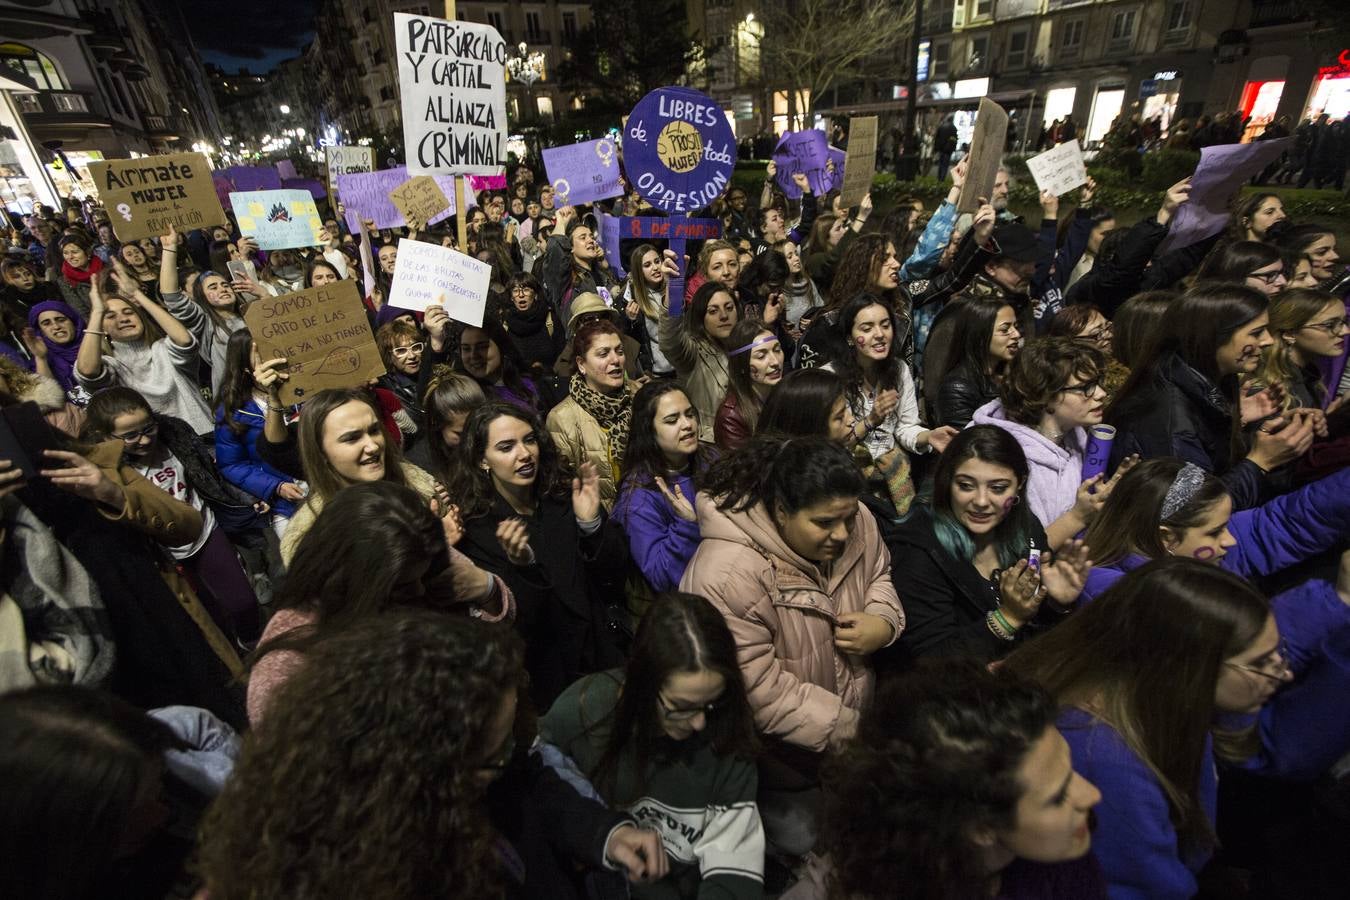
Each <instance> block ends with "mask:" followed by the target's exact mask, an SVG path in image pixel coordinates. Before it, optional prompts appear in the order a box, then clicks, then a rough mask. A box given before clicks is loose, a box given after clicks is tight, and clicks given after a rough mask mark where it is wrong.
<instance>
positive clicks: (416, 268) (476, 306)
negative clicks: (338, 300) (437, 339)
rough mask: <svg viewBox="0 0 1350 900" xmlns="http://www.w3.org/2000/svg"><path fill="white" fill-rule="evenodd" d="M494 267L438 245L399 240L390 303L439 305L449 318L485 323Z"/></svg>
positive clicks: (415, 306)
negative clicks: (489, 287) (484, 313)
mask: <svg viewBox="0 0 1350 900" xmlns="http://www.w3.org/2000/svg"><path fill="white" fill-rule="evenodd" d="M491 281H492V266H490V265H488V264H487V263H485V262H480V261H479V260H476V259H474V258H473V257H472V256H466V255H465V254H463V253H460V252H459V251H458V250H451V249H450V248H449V247H442V246H440V245H438V244H424V243H422V242H421V241H410V240H407V239H404V240H400V241H399V242H398V265H397V266H396V267H395V268H394V283H393V285H392V286H390V288H389V305H390V306H396V307H398V308H399V309H412V310H423V309H426V308H427V307H428V306H431V305H433V304H437V305H440V306H444V307H445V311H446V313H448V314H449V316H450V318H452V319H454V320H455V321H457V322H463V323H464V324H466V325H472V326H474V327H475V328H477V327H479V326H481V325H482V324H483V312H484V310H485V309H486V307H487V295H488V286H489V284H490V282H491Z"/></svg>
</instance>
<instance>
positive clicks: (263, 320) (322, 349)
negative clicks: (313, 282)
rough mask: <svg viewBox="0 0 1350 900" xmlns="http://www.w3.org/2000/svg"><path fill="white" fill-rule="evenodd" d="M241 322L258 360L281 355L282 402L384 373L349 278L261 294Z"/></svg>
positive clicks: (363, 310)
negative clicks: (259, 356) (277, 293)
mask: <svg viewBox="0 0 1350 900" xmlns="http://www.w3.org/2000/svg"><path fill="white" fill-rule="evenodd" d="M244 321H245V322H247V323H248V330H249V332H250V333H252V335H253V340H254V341H255V342H257V344H258V352H259V353H260V354H262V358H263V359H276V358H277V357H285V359H286V370H285V371H286V372H288V373H289V374H290V376H291V377H290V379H289V380H287V381H286V382H285V383H284V384H283V385H282V388H281V398H282V402H283V403H304V402H305V401H306V400H308V399H309V398H310V397H313V396H314V394H316V393H317V392H319V391H321V390H324V389H325V388H340V387H353V386H355V385H361V384H365V383H366V382H368V381H370V380H371V379H372V378H378V377H379V376H381V375H383V374H384V372H385V369H384V363H383V362H381V360H380V350H379V348H378V347H376V346H375V335H374V334H373V333H372V332H371V330H370V323H369V321H368V320H367V319H366V309H365V307H364V306H362V305H361V296H360V294H358V293H357V290H356V282H355V281H352V280H351V279H347V280H345V281H338V282H335V283H333V284H327V285H324V286H323V287H313V288H309V289H308V290H304V291H295V292H294V293H290V294H282V295H281V296H280V297H262V298H260V299H258V300H254V301H253V302H252V303H250V304H249V306H248V310H247V311H246V312H245V313H244Z"/></svg>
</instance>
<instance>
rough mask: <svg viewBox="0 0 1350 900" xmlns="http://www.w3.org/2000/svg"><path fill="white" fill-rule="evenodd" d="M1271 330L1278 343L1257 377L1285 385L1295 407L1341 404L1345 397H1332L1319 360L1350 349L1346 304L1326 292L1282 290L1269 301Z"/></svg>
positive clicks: (1269, 349)
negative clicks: (1347, 335) (1324, 382)
mask: <svg viewBox="0 0 1350 900" xmlns="http://www.w3.org/2000/svg"><path fill="white" fill-rule="evenodd" d="M1270 333H1271V336H1272V337H1274V338H1275V343H1274V344H1272V345H1271V346H1270V347H1267V348H1266V352H1265V354H1264V356H1263V357H1262V360H1261V367H1260V368H1259V369H1257V370H1256V375H1255V376H1254V377H1255V379H1256V380H1258V381H1260V382H1263V383H1264V384H1267V385H1271V386H1274V385H1280V386H1282V387H1283V388H1284V393H1285V396H1286V397H1287V398H1288V403H1287V405H1288V406H1291V407H1307V408H1327V409H1329V410H1334V409H1335V408H1336V407H1338V406H1340V401H1341V398H1340V397H1331V396H1328V395H1327V390H1326V387H1325V386H1324V385H1323V384H1322V373H1321V372H1320V371H1319V370H1318V368H1317V364H1318V363H1319V362H1321V361H1323V360H1332V359H1339V358H1340V356H1341V354H1342V353H1344V352H1345V340H1346V315H1345V303H1344V302H1343V301H1342V300H1341V299H1340V298H1339V297H1336V296H1334V295H1332V294H1328V293H1326V292H1325V291H1316V290H1309V289H1307V288H1292V289H1290V290H1287V291H1282V292H1281V293H1280V294H1278V295H1277V296H1276V297H1275V298H1274V299H1273V300H1272V302H1271V304H1270Z"/></svg>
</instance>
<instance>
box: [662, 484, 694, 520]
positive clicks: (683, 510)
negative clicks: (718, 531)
mask: <svg viewBox="0 0 1350 900" xmlns="http://www.w3.org/2000/svg"><path fill="white" fill-rule="evenodd" d="M655 481H656V487H657V489H658V490H659V491H660V492H661V493H662V494H664V495H665V498H666V500H667V502H669V503H670V508H671V509H672V510H673V511H674V512H675V515H677V516H679V517H680V518H681V519H684V520H685V521H686V522H697V521H698V514H697V513H695V512H694V504H693V503H691V502H689V498H688V497H686V496H685V495H684V491H682V490H680V485H679V483H678V482H676V483H675V484H674V485H673V486H672V485H667V484H666V480H665V479H664V478H662V477H661V476H660V475H657V476H656V478H655Z"/></svg>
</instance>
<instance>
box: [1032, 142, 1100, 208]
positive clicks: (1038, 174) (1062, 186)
mask: <svg viewBox="0 0 1350 900" xmlns="http://www.w3.org/2000/svg"><path fill="white" fill-rule="evenodd" d="M1027 170H1028V171H1029V172H1031V177H1032V178H1034V179H1036V187H1037V188H1039V189H1040V190H1042V191H1049V192H1050V193H1052V194H1054V195H1055V196H1056V197H1058V196H1061V195H1062V194H1067V193H1068V192H1069V191H1071V190H1073V189H1074V188H1076V187H1082V186H1083V185H1085V184H1087V167H1086V166H1084V165H1083V150H1082V148H1080V147H1079V146H1078V141H1077V140H1076V139H1075V140H1072V141H1065V142H1064V143H1062V144H1058V145H1056V146H1055V147H1052V148H1050V149H1049V150H1047V151H1045V152H1044V153H1041V154H1038V155H1036V156H1033V157H1031V158H1030V159H1028V160H1027Z"/></svg>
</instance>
